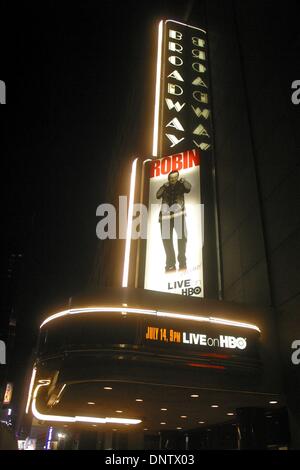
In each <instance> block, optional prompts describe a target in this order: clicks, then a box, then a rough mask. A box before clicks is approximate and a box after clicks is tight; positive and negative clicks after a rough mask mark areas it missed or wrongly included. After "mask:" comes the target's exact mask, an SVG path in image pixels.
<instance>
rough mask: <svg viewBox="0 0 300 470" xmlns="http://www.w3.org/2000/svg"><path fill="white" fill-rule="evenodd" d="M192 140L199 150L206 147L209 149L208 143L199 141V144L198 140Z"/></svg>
mask: <svg viewBox="0 0 300 470" xmlns="http://www.w3.org/2000/svg"><path fill="white" fill-rule="evenodd" d="M193 142H194V144H195V145H196V146H197V147H198V148H200V149H201V150H207V149H209V147H210V144H207V143H205V142H200V144H199V143H198V142H196V141H195V140H193Z"/></svg>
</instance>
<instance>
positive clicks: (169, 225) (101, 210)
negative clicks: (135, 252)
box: [96, 196, 204, 242]
mask: <svg viewBox="0 0 300 470" xmlns="http://www.w3.org/2000/svg"><path fill="white" fill-rule="evenodd" d="M127 201H128V198H127V196H119V207H118V208H116V207H115V206H114V205H113V204H108V203H105V204H100V205H99V206H98V207H97V210H96V216H97V217H101V220H100V221H99V222H98V223H97V226H96V235H97V237H98V238H99V239H100V240H105V239H107V238H108V239H111V240H116V239H126V238H127V237H128V215H129V219H130V220H131V222H132V226H131V233H130V238H131V239H132V240H138V239H144V240H145V239H147V232H148V223H149V221H150V222H151V224H152V223H157V224H159V226H160V233H161V238H162V239H164V240H168V239H171V238H172V237H173V228H174V229H175V231H176V234H177V238H179V239H185V238H186V230H187V228H186V219H188V218H189V217H192V215H191V209H193V212H195V211H198V213H200V214H201V232H202V242H203V241H204V204H191V205H189V204H187V205H186V207H184V208H183V207H182V205H179V204H177V203H175V204H173V205H171V206H169V205H168V204H150V207H149V208H148V207H147V206H146V205H145V204H141V203H135V204H133V205H132V208H131V209H132V210H131V214H128V204H127ZM150 214H151V216H150V217H149V215H150ZM154 214H155V215H154ZM199 228H200V227H199Z"/></svg>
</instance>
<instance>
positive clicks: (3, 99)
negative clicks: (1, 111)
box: [0, 80, 6, 104]
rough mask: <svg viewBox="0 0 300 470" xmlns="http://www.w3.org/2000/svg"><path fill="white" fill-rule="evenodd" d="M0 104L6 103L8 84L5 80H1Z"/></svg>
mask: <svg viewBox="0 0 300 470" xmlns="http://www.w3.org/2000/svg"><path fill="white" fill-rule="evenodd" d="M0 104H6V86H5V82H4V81H3V80H0Z"/></svg>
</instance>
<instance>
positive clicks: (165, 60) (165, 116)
mask: <svg viewBox="0 0 300 470" xmlns="http://www.w3.org/2000/svg"><path fill="white" fill-rule="evenodd" d="M163 29H164V31H163V40H162V67H161V77H160V79H161V85H162V93H161V96H160V100H159V101H160V116H159V119H158V122H159V125H158V127H159V132H158V136H159V138H160V142H158V148H157V151H158V154H160V155H168V154H169V153H172V152H173V153H174V151H175V152H182V151H184V150H187V149H190V148H199V149H200V151H203V152H207V151H209V149H210V147H211V120H210V117H211V111H210V100H209V90H208V71H207V66H208V65H207V59H208V56H207V38H206V32H205V31H204V30H202V29H199V28H195V27H193V26H188V25H184V24H182V23H179V22H176V21H172V20H167V21H165V22H164V28H163Z"/></svg>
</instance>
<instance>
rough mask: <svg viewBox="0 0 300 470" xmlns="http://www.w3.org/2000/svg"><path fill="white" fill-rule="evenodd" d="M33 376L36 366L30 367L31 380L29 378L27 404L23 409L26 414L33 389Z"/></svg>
mask: <svg viewBox="0 0 300 470" xmlns="http://www.w3.org/2000/svg"><path fill="white" fill-rule="evenodd" d="M35 377H36V367H34V368H33V369H32V374H31V380H30V385H29V391H28V398H27V404H26V410H25V413H26V414H28V411H29V406H30V401H31V396H32V390H33V385H34V381H35Z"/></svg>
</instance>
